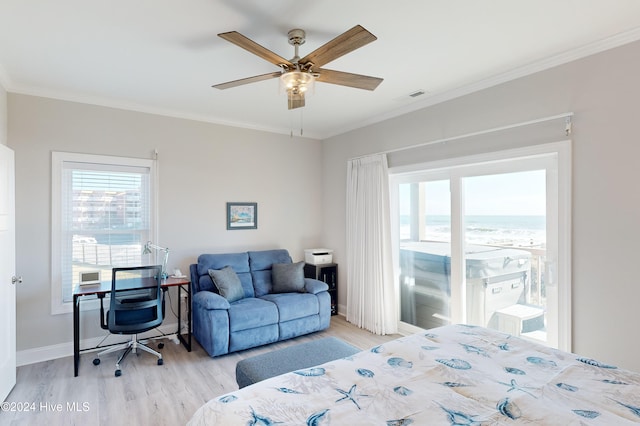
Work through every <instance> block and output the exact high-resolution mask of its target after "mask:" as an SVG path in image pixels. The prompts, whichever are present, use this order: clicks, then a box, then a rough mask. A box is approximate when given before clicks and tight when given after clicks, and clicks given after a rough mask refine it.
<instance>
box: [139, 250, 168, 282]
mask: <svg viewBox="0 0 640 426" xmlns="http://www.w3.org/2000/svg"><path fill="white" fill-rule="evenodd" d="M151 249H154V250H158V251H163V252H164V260H163V261H162V273H161V275H162V278H163V279H165V278H167V277H169V274H167V260H169V249H168V248H166V247H160V246H158V245H155V244H153V243H152V242H151V241H147V243H146V244H145V245H144V249H143V250H142V254H151Z"/></svg>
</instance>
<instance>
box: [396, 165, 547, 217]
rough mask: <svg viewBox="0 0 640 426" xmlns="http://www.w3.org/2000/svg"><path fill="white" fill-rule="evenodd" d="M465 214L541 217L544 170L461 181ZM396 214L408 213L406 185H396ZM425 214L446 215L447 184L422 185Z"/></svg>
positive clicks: (447, 205)
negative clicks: (397, 192)
mask: <svg viewBox="0 0 640 426" xmlns="http://www.w3.org/2000/svg"><path fill="white" fill-rule="evenodd" d="M464 186H465V194H466V197H465V212H466V214H467V215H502V216H520V215H536V216H539V215H545V211H546V200H545V199H546V197H545V194H546V179H545V171H544V170H535V171H527V172H517V173H505V174H499V175H488V176H476V177H469V178H464ZM399 195H400V214H401V215H405V214H409V185H408V184H404V185H401V186H400V193H399ZM426 200H427V206H426V213H427V214H428V215H429V214H430V215H450V213H451V207H450V194H449V181H446V180H441V181H434V182H429V183H427V185H426Z"/></svg>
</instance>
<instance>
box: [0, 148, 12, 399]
mask: <svg viewBox="0 0 640 426" xmlns="http://www.w3.org/2000/svg"><path fill="white" fill-rule="evenodd" d="M15 242H16V233H15V185H14V157H13V151H12V150H11V149H9V148H7V147H6V146H4V145H0V342H2V343H1V344H0V400H2V401H4V400H5V399H6V398H7V395H9V392H11V389H13V386H14V385H15V384H16V286H15V282H14V276H15V267H16V250H15V247H16V244H15Z"/></svg>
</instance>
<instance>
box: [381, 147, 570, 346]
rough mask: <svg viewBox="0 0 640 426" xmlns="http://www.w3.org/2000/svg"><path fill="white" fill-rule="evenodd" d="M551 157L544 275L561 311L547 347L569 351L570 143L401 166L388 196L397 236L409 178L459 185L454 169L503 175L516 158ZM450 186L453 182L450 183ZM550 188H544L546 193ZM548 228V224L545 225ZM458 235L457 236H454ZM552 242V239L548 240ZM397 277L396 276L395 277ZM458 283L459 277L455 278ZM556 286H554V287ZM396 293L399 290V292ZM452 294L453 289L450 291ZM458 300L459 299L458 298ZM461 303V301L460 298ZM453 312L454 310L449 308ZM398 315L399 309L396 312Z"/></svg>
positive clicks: (455, 192) (456, 249)
mask: <svg viewBox="0 0 640 426" xmlns="http://www.w3.org/2000/svg"><path fill="white" fill-rule="evenodd" d="M550 155H554V156H556V157H557V167H558V176H557V188H558V194H557V201H558V205H557V212H558V213H557V218H558V223H557V224H553V225H552V226H557V229H558V232H557V238H558V241H557V247H558V253H557V259H550V260H549V261H548V262H547V263H548V264H547V268H548V270H547V271H546V273H547V276H549V277H552V278H551V279H552V280H553V281H552V282H551V284H550V289H553V290H556V291H557V292H558V294H557V298H558V306H559V307H562V309H559V310H558V312H553V313H552V314H553V315H554V316H555V317H556V318H557V321H558V335H557V336H550V341H549V342H548V344H549V345H551V346H554V347H557V348H559V349H561V350H564V351H568V352H570V351H571V340H572V339H571V331H572V322H571V284H572V283H571V174H572V172H571V141H570V140H566V141H560V142H554V143H547V144H540V145H533V146H530V147H524V148H517V149H510V150H503V151H496V152H490V153H485V154H479V155H472V156H465V157H459V158H452V159H447V160H439V161H434V162H429V163H421V164H412V165H410V166H400V167H396V168H391V169H390V170H389V174H390V193H391V197H390V198H391V212H392V221H394V223H395V224H396V226H393V227H392V229H393V232H395V233H397V232H398V226H397V224H398V220H399V219H398V217H397V209H396V207H395V206H397V204H398V184H399V183H406V182H409V181H412V180H413V178H412V176H416V175H423V174H425V173H428V174H429V176H430V177H432V178H434V177H436V176H438V175H440V174H441V175H442V176H441V177H442V178H446V179H450V178H451V177H452V176H453V177H454V178H455V179H454V180H457V181H459V179H458V178H459V176H458V174H457V173H456V168H466V167H473V166H470V165H474V164H478V165H480V167H484V166H482V164H485V165H486V164H492V165H493V167H494V171H495V172H503V171H506V170H510V169H511V166H509V165H508V166H507V169H506V170H505V168H504V167H502V165H501V162H504V161H506V162H512V161H513V160H515V159H518V158H531V157H535V156H541V157H545V156H550ZM452 182H453V180H452ZM550 189H551V188H547V190H548V191H549V190H550ZM460 193H461V188H459V187H457V188H452V199H453V200H454V203H453V208H455V210H457V211H458V212H459V211H460V209H461V206H460V204H459V200H456V199H455V198H457V197H459V194H460ZM451 215H452V218H453V217H454V215H456V212H455V211H452V212H451ZM451 226H452V254H453V253H458V256H455V257H456V258H459V259H462V258H463V256H462V254H463V253H462V247H460V246H459V244H457V240H459V238H458V236H459V234H460V227H461V225H460V224H456V223H452V224H451ZM548 226H549V224H548ZM453 234H457V235H453ZM550 237H551V238H554V236H553V235H551V236H550ZM398 241H399V238H398V235H394V236H393V244H394V250H393V252H394V256H396V253H397V252H398V247H397V244H398ZM394 264H395V265H396V268H397V270H399V269H398V268H399V263H398V259H394ZM451 269H452V282H457V281H454V278H456V277H453V273H455V272H456V271H461V270H462V269H461V267H460V265H454V256H452V266H451ZM396 275H397V274H396ZM457 278H458V279H460V277H457ZM557 283H565V284H564V285H562V286H558V284H557ZM554 284H555V285H554ZM396 286H397V288H398V289H399V285H398V283H396ZM398 291H399V290H398ZM452 292H453V289H452ZM458 297H459V298H461V296H460V295H458ZM461 299H463V298H461ZM452 308H453V307H452ZM456 310H457V312H455V315H454V316H455V317H456V318H455V319H456V320H457V321H463V320H464V313H463V312H460V311H459V308H456ZM398 311H400V309H398ZM398 323H399V329H400V330H402V332H404V333H413V332H416V331H417V330H419V328H417V327H415V326H412V325H410V324H406V323H402V322H400V319H399V318H398Z"/></svg>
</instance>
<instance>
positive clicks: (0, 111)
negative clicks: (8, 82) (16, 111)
mask: <svg viewBox="0 0 640 426" xmlns="http://www.w3.org/2000/svg"><path fill="white" fill-rule="evenodd" d="M7 111H8V109H7V91H6V90H5V89H4V87H2V84H0V144H2V145H7V120H8V113H7Z"/></svg>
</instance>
